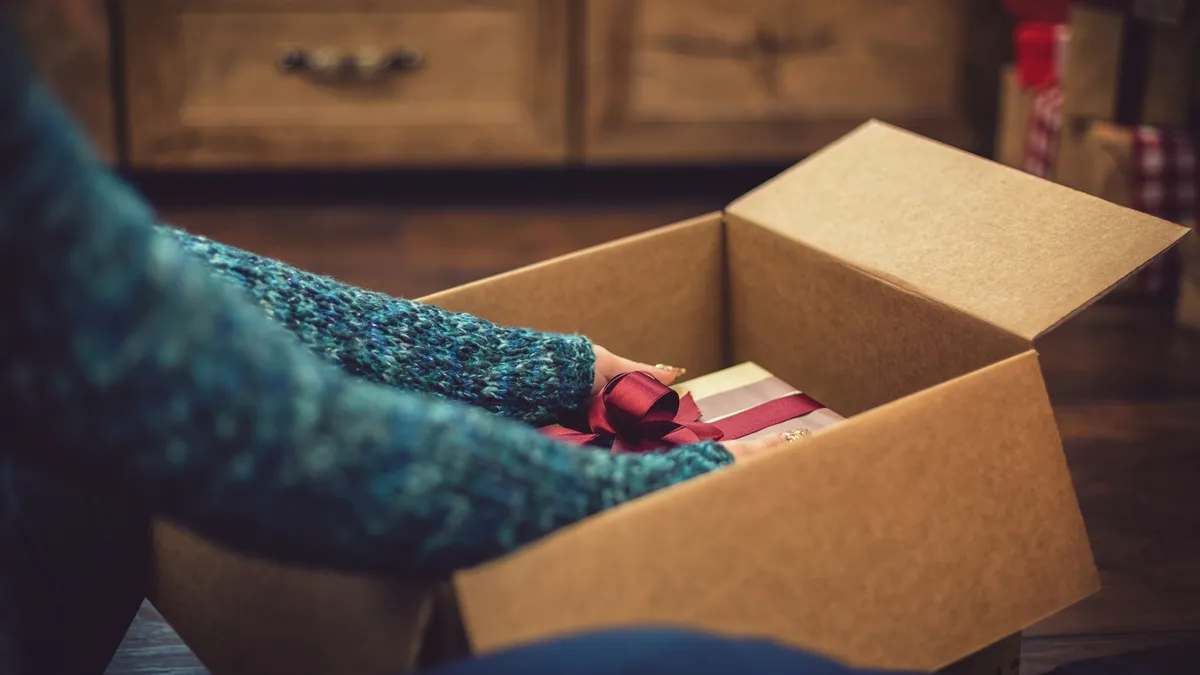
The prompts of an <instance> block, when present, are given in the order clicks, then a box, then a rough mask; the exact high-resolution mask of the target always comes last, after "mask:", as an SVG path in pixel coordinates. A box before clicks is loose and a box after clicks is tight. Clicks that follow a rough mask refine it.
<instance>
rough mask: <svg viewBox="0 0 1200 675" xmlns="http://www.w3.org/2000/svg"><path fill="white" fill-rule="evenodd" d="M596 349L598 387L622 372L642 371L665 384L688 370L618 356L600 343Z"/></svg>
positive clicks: (671, 382)
mask: <svg viewBox="0 0 1200 675" xmlns="http://www.w3.org/2000/svg"><path fill="white" fill-rule="evenodd" d="M594 349H595V352H596V384H597V386H598V387H602V386H604V384H605V383H606V382H608V380H610V379H612V378H614V377H616V376H617V375H620V374H621V373H629V372H635V371H636V372H642V373H646V374H648V375H650V377H653V378H654V379H656V380H658V381H659V382H661V383H663V384H673V383H674V382H675V381H676V380H678V379H679V378H680V377H682V376H683V374H684V373H686V372H687V369H686V368H677V367H675V366H668V365H666V364H662V363H659V364H655V365H650V364H648V363H641V362H640V361H634V360H632V359H627V358H625V357H623V356H617V355H616V354H613V353H612V352H610V351H608V350H607V349H605V348H604V347H600V346H598V345H597V346H595V347H594Z"/></svg>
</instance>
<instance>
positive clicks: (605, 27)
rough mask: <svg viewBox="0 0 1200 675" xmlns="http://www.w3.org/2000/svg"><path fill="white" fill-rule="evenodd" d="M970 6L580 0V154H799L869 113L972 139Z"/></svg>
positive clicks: (882, 1)
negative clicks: (969, 112) (582, 107)
mask: <svg viewBox="0 0 1200 675" xmlns="http://www.w3.org/2000/svg"><path fill="white" fill-rule="evenodd" d="M971 4H972V3H971V2H964V0H836V1H834V0H586V16H585V34H586V37H585V47H584V49H585V54H586V57H585V59H584V68H583V71H584V72H583V75H584V78H585V82H586V101H587V102H586V112H585V120H584V125H583V126H584V133H583V153H584V156H585V158H586V159H587V160H588V161H590V162H595V163H613V162H640V161H652V162H677V161H700V160H716V161H723V160H760V159H772V158H780V159H794V158H798V157H799V156H801V155H803V154H805V153H808V152H811V151H813V150H816V149H818V148H820V147H821V146H823V145H825V144H827V143H829V142H830V141H833V140H834V139H836V138H837V137H838V136H840V135H841V134H843V133H845V132H846V131H849V130H850V129H852V128H853V127H855V126H857V125H858V124H860V123H862V122H863V121H865V120H866V119H868V118H872V117H874V118H879V119H883V120H885V121H889V122H892V123H894V124H897V125H899V126H902V127H905V128H907V129H910V130H913V131H916V132H918V133H922V134H925V135H929V136H933V137H935V138H938V139H941V140H945V141H947V142H950V143H954V144H958V145H969V144H972V143H975V142H976V139H975V138H974V137H973V135H972V133H971V131H972V129H971V128H970V125H969V124H968V123H967V119H966V117H967V114H966V105H965V103H964V99H965V98H966V93H965V92H966V91H967V89H968V88H969V86H970V82H969V81H968V80H969V77H968V76H967V71H966V69H965V68H964V62H965V54H966V52H967V45H966V44H965V43H966V42H967V40H968V31H967V30H966V26H967V21H968V15H969V11H970V9H969V5H971ZM997 4H999V3H997Z"/></svg>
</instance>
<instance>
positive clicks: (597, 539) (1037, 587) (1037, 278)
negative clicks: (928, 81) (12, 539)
mask: <svg viewBox="0 0 1200 675" xmlns="http://www.w3.org/2000/svg"><path fill="white" fill-rule="evenodd" d="M1183 232H1184V230H1183V229H1182V228H1178V227H1176V226H1173V225H1170V224H1166V223H1162V222H1160V221H1157V220H1155V219H1152V218H1149V217H1148V216H1144V215H1141V214H1138V213H1135V212H1133V211H1131V210H1128V209H1124V208H1121V207H1117V206H1113V205H1111V204H1107V203H1105V202H1102V201H1100V200H1098V199H1094V198H1091V197H1087V196H1085V195H1082V194H1079V193H1076V192H1073V191H1071V190H1069V189H1066V188H1063V187H1061V186H1056V185H1054V184H1052V183H1050V182H1048V181H1042V180H1039V179H1036V178H1032V177H1030V176H1027V175H1024V174H1022V173H1020V172H1018V171H1016V170H1012V169H1009V168H1006V167H1002V166H1000V165H998V164H994V163H991V162H988V161H986V160H982V159H979V158H977V157H973V156H971V155H968V154H965V153H962V152H959V151H957V150H953V149H951V148H948V147H946V146H943V145H940V144H937V143H933V142H931V141H927V140H924V139H920V138H917V137H915V136H912V135H910V134H908V133H906V132H903V131H899V130H896V129H894V128H891V127H888V126H886V125H882V124H878V123H870V124H867V125H864V126H863V127H861V128H860V129H859V130H858V131H856V132H854V133H852V134H850V135H849V136H848V137H846V138H845V139H843V140H842V141H840V142H838V143H836V144H834V145H833V146H831V147H829V148H827V149H826V150H824V151H822V152H820V153H818V154H817V155H814V156H813V157H812V158H810V159H809V160H807V161H805V162H804V163H802V164H800V165H798V166H797V167H796V168H794V169H792V170H791V171H789V172H787V173H785V174H783V175H781V176H780V177H779V178H778V179H776V180H775V181H772V182H771V183H768V184H767V185H765V186H763V187H762V188H760V189H758V190H756V191H754V192H752V193H750V194H749V195H747V196H746V197H744V198H742V199H740V200H738V201H737V202H735V203H734V204H733V205H732V206H731V207H730V208H729V210H728V212H727V214H726V215H725V217H724V218H723V217H722V215H721V214H712V215H708V216H702V217H700V218H697V219H694V220H691V221H688V222H684V223H680V224H678V225H674V226H671V227H666V228H662V229H659V230H656V231H653V232H649V233H646V234H643V235H638V236H634V237H630V238H627V239H624V240H621V241H617V242H613V243H610V244H606V245H603V246H600V247H596V248H593V249H589V250H586V251H582V252H579V253H575V254H571V255H568V256H564V257H562V258H559V259H556V260H552V261H549V262H546V263H541V264H538V265H534V266H531V267H528V268H525V269H522V270H517V271H515V272H511V273H507V274H503V275H500V276H497V277H493V278H491V279H487V280H484V281H481V282H477V283H473V284H469V285H467V286H463V287H460V288H457V289H453V290H450V291H446V292H443V293H439V294H437V295H434V296H431V297H429V298H425V300H426V301H428V302H431V303H435V304H438V305H441V306H443V307H445V308H447V309H451V310H456V311H468V312H472V313H475V314H478V315H480V316H483V317H485V318H488V319H491V320H493V321H496V322H499V323H503V324H508V325H519V326H528V327H533V328H538V329H543V330H552V331H562V332H577V333H582V334H585V335H588V336H589V337H591V338H593V339H594V340H595V341H596V342H597V343H599V344H603V345H604V346H606V347H608V348H610V349H612V350H613V351H615V352H617V353H620V354H623V355H625V356H628V357H630V358H634V359H638V360H643V361H648V362H650V363H654V362H660V361H661V362H668V363H675V364H678V365H684V366H687V367H688V368H689V370H690V371H691V372H693V373H697V374H700V373H707V372H711V371H714V370H718V369H720V368H723V367H727V366H730V365H734V364H737V363H740V362H743V361H753V362H755V363H758V364H759V365H761V366H762V367H764V368H766V369H767V370H770V371H771V372H773V373H774V374H775V375H777V376H779V377H780V378H782V379H783V380H785V381H787V382H788V383H790V384H793V385H795V386H796V387H797V388H799V389H801V390H803V391H805V392H806V393H808V394H810V395H812V396H813V397H815V398H816V399H817V400H819V401H821V402H822V403H824V404H825V405H827V406H829V407H830V408H831V409H833V410H836V411H838V412H840V413H842V414H844V415H846V416H847V417H849V419H848V420H847V421H845V422H842V423H840V424H838V425H836V426H834V427H831V428H829V429H825V430H823V431H822V432H821V433H820V434H817V435H815V436H813V437H811V438H808V439H803V440H801V441H800V442H798V443H796V444H794V445H792V446H789V447H788V448H786V449H784V450H782V451H779V452H774V453H768V454H766V455H762V456H759V457H757V458H755V459H753V460H750V461H747V462H743V463H740V464H738V465H735V466H732V467H728V468H726V469H722V470H720V471H717V472H714V473H712V474H710V475H706V476H703V477H701V478H699V479H696V480H693V481H689V482H688V483H685V484H683V485H679V486H676V487H674V488H671V489H669V490H665V491H662V492H659V493H657V494H654V495H651V496H649V497H647V498H644V499H640V500H637V501H634V502H631V503H629V504H626V505H624V506H622V507H619V508H617V509H614V510H612V511H609V512H607V513H604V514H601V515H599V516H597V517H594V518H590V519H588V520H586V521H584V522H582V523H579V524H577V525H575V526H572V527H569V528H567V529H565V530H563V531H561V532H559V533H557V534H555V535H553V536H551V537H548V538H546V539H544V540H542V541H540V542H538V543H536V544H534V545H531V546H528V547H526V548H524V549H522V550H520V551H518V552H517V553H515V554H513V555H510V556H508V557H506V558H504V559H501V560H499V561H496V562H493V563H491V564H489V565H485V566H482V567H479V568H476V569H473V570H469V571H466V572H462V573H460V574H458V575H457V576H456V578H455V580H454V584H455V587H456V589H457V597H458V604H459V610H460V611H461V615H462V618H463V623H464V626H465V629H466V633H467V636H468V638H469V640H470V643H471V646H472V648H473V649H475V650H476V651H489V650H494V649H498V648H503V647H507V646H511V645H514V644H518V643H522V642H527V641H531V640H541V639H545V638H548V637H551V636H555V635H562V634H568V633H574V632H577V631H582V630H589V629H597V628H605V627H611V626H628V625H645V624H655V623H665V624H677V625H678V624H683V625H688V626H692V627H695V628H701V629H710V630H716V631H720V632H723V633H727V634H750V635H756V636H767V637H770V638H773V639H777V640H782V641H784V642H787V643H790V644H794V645H797V646H803V647H806V648H809V649H815V650H817V651H820V652H824V653H828V654H831V655H833V656H836V657H840V658H842V659H845V660H847V661H849V662H851V663H854V664H861V665H867V666H883V667H888V668H899V669H921V670H928V669H935V668H940V667H943V666H945V665H947V664H950V663H952V662H954V661H957V660H958V659H960V658H962V657H964V656H967V655H968V654H971V653H972V652H975V651H978V650H980V649H982V648H983V647H985V646H987V645H989V644H991V643H994V642H997V641H999V640H1001V639H1003V638H1005V637H1007V636H1009V635H1011V634H1013V633H1015V632H1018V631H1020V630H1021V629H1022V628H1024V627H1026V626H1028V625H1030V624H1032V623H1034V622H1036V621H1037V620H1039V619H1041V618H1043V617H1045V616H1047V615H1049V614H1052V613H1054V612H1056V611H1058V610H1060V609H1062V608H1063V607H1066V606H1067V605H1069V604H1071V603H1073V602H1075V601H1077V600H1079V599H1081V598H1082V597H1084V596H1086V595H1087V594H1089V593H1091V592H1092V591H1094V590H1095V589H1096V587H1097V583H1098V581H1097V575H1096V571H1095V567H1094V565H1093V562H1092V558H1091V552H1090V548H1089V546H1088V542H1087V538H1086V533H1085V531H1084V527H1083V522H1082V519H1081V517H1080V514H1079V510H1078V506H1077V504H1076V502H1075V496H1074V491H1073V489H1072V486H1071V481H1070V475H1069V473H1068V472H1067V468H1066V464H1065V461H1064V457H1063V454H1062V449H1061V442H1060V439H1059V436H1058V432H1057V429H1056V427H1055V423H1054V417H1053V413H1052V410H1051V408H1050V403H1049V400H1048V397H1047V394H1046V390H1045V385H1044V383H1043V381H1042V377H1041V373H1040V370H1039V368H1038V364H1037V357H1036V354H1035V353H1034V352H1033V351H1032V350H1031V345H1030V340H1031V339H1032V338H1034V337H1035V336H1037V335H1039V334H1041V333H1043V332H1044V331H1046V330H1048V329H1049V328H1051V327H1053V326H1054V325H1056V324H1057V323H1059V322H1060V321H1062V320H1063V319H1064V318H1065V317H1067V316H1069V315H1071V314H1072V313H1074V312H1075V311H1077V310H1078V309H1079V308H1081V307H1083V306H1085V305H1087V304H1088V303H1090V302H1091V301H1093V300H1094V299H1095V297H1096V296H1098V295H1099V294H1101V293H1103V292H1104V291H1105V290H1106V289H1108V288H1110V287H1112V286H1113V285H1114V284H1116V283H1117V282H1119V281H1120V280H1121V279H1122V278H1124V277H1125V276H1127V275H1129V274H1130V273H1132V272H1133V271H1134V270H1135V269H1136V268H1138V267H1140V266H1141V265H1143V264H1144V263H1145V262H1146V261H1148V260H1149V259H1151V258H1152V257H1154V256H1155V255H1156V254H1158V253H1159V252H1161V251H1162V250H1164V249H1165V248H1167V247H1168V246H1169V245H1171V244H1172V243H1173V242H1174V241H1176V240H1177V239H1178V238H1179V237H1180V236H1182V234H1183ZM176 559H178V556H176ZM168 567H170V569H163V565H162V564H161V562H160V576H161V575H162V574H163V573H165V574H166V575H167V578H168V579H171V578H173V579H174V581H173V582H170V581H169V582H168V583H167V584H166V587H168V588H169V589H170V592H171V594H173V595H174V596H176V598H175V603H174V604H175V606H176V607H179V608H180V609H179V612H178V613H179V614H183V615H187V614H188V613H189V612H188V610H187V609H186V608H185V607H182V605H184V604H186V603H183V602H181V598H182V596H186V595H187V594H188V593H189V590H188V583H187V578H188V575H189V574H196V573H197V572H195V571H194V570H193V571H191V572H189V571H187V570H186V569H184V568H186V564H184V563H176V564H174V565H173V566H168ZM160 587H162V582H161V581H160ZM252 591H253V588H247V589H243V591H242V592H252ZM191 593H192V595H193V596H198V595H200V594H198V593H196V592H194V591H191ZM188 600H189V601H190V602H192V603H199V604H206V603H207V604H209V605H212V604H214V601H213V600H211V599H210V598H207V597H191V598H189V599H188ZM316 610H319V608H316ZM316 610H314V611H316ZM403 611H410V612H416V611H417V609H416V606H415V605H414V606H411V607H409V608H407V610H406V609H405V608H401V607H397V608H395V609H394V612H396V613H401V612H403ZM191 613H192V614H196V613H197V611H196V610H191ZM169 618H170V617H169ZM172 620H174V619H172ZM295 620H302V619H295ZM380 620H381V621H386V620H388V617H387V616H386V614H385V613H381V614H380ZM210 623H211V622H210ZM393 623H394V624H396V625H399V624H400V622H398V621H393ZM418 623H421V622H418ZM180 632H181V634H182V635H183V636H184V638H185V639H188V640H189V642H192V641H193V639H192V638H189V635H188V634H187V633H185V632H184V631H183V630H181V631H180ZM405 642H406V641H405V640H399V639H398V640H397V643H398V644H399V643H405ZM197 652H198V653H200V650H199V649H197ZM200 655H201V657H202V658H204V654H203V653H201V654H200ZM348 670H349V669H337V672H348ZM306 672H307V671H306ZM218 675H224V674H223V673H218Z"/></svg>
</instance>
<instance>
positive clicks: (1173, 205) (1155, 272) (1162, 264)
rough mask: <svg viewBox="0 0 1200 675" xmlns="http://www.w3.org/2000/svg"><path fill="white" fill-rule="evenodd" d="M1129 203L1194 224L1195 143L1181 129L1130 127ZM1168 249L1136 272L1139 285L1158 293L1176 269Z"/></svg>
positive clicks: (1166, 284)
mask: <svg viewBox="0 0 1200 675" xmlns="http://www.w3.org/2000/svg"><path fill="white" fill-rule="evenodd" d="M1132 146H1133V147H1132V150H1133V152H1132V159H1131V163H1132V166H1130V168H1129V169H1130V179H1131V181H1132V185H1131V189H1130V201H1131V203H1130V206H1131V207H1133V208H1134V209H1137V210H1138V211H1142V212H1144V213H1148V214H1150V215H1152V216H1158V217H1159V218H1162V219H1163V220H1169V221H1171V222H1173V223H1179V224H1180V225H1186V226H1188V227H1194V226H1195V223H1196V146H1195V142H1194V141H1193V139H1192V137H1191V136H1190V135H1189V134H1187V133H1184V132H1179V131H1164V130H1162V129H1158V128H1156V127H1149V126H1142V127H1136V128H1134V129H1133V138H1132ZM1177 256H1178V253H1177V251H1176V250H1175V249H1171V251H1169V252H1168V253H1167V254H1166V255H1164V256H1161V257H1159V258H1157V259H1155V260H1154V261H1153V262H1152V263H1150V264H1149V265H1147V266H1146V267H1145V268H1144V269H1142V271H1141V272H1140V273H1139V274H1138V277H1137V283H1138V285H1139V286H1140V287H1141V288H1142V289H1143V290H1145V291H1146V292H1148V293H1161V292H1163V291H1165V290H1167V288H1168V287H1169V286H1170V285H1171V283H1172V282H1173V280H1174V279H1175V278H1176V275H1177V274H1178V271H1179V259H1178V257H1177Z"/></svg>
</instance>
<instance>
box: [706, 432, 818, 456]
mask: <svg viewBox="0 0 1200 675" xmlns="http://www.w3.org/2000/svg"><path fill="white" fill-rule="evenodd" d="M807 435H808V432H807V431H803V430H798V431H786V432H784V433H782V434H771V435H770V436H763V437H762V438H755V439H753V440H749V441H722V442H721V445H722V446H723V447H724V448H725V449H726V450H728V451H729V454H731V455H733V459H734V461H737V462H740V461H742V460H745V459H749V458H751V457H753V456H755V455H758V454H760V453H762V452H765V451H767V450H770V449H771V448H777V447H779V446H781V445H785V444H787V443H791V442H792V441H794V440H797V439H799V438H802V437H804V436H807Z"/></svg>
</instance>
